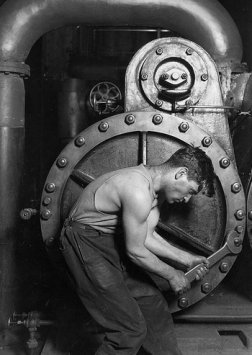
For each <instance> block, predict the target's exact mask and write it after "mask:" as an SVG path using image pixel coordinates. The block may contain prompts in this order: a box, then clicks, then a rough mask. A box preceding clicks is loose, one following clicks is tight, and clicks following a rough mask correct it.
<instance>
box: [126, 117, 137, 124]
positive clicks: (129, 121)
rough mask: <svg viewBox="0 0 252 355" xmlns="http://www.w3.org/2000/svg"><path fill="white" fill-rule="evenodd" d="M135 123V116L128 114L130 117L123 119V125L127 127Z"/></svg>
mask: <svg viewBox="0 0 252 355" xmlns="http://www.w3.org/2000/svg"><path fill="white" fill-rule="evenodd" d="M134 122H135V116H134V115H132V114H130V115H127V116H126V117H125V123H127V124H128V125H130V124H132V123H134Z"/></svg>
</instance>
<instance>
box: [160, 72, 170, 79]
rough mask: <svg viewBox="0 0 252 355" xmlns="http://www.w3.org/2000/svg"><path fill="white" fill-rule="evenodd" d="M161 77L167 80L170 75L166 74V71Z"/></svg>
mask: <svg viewBox="0 0 252 355" xmlns="http://www.w3.org/2000/svg"><path fill="white" fill-rule="evenodd" d="M161 78H162V79H163V80H167V79H169V75H168V74H166V73H164V74H162V75H161Z"/></svg>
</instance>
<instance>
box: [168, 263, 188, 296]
mask: <svg viewBox="0 0 252 355" xmlns="http://www.w3.org/2000/svg"><path fill="white" fill-rule="evenodd" d="M168 281H169V284H170V286H171V289H172V290H173V292H174V293H175V294H176V295H181V294H183V293H184V292H186V291H188V290H189V289H190V288H191V285H190V282H189V281H188V280H187V278H186V277H185V274H184V272H183V271H180V270H175V269H174V273H173V275H172V276H171V277H170V278H169V280H168Z"/></svg>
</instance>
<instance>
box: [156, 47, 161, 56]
mask: <svg viewBox="0 0 252 355" xmlns="http://www.w3.org/2000/svg"><path fill="white" fill-rule="evenodd" d="M156 53H157V55H161V54H163V48H161V47H158V48H157V50H156Z"/></svg>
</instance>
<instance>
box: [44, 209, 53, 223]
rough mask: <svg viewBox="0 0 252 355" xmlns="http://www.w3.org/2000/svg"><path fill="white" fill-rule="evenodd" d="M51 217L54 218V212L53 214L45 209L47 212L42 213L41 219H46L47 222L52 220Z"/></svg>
mask: <svg viewBox="0 0 252 355" xmlns="http://www.w3.org/2000/svg"><path fill="white" fill-rule="evenodd" d="M51 216H52V212H51V211H50V210H47V209H45V210H43V211H42V212H41V218H42V219H44V220H46V221H47V220H48V219H49V218H51Z"/></svg>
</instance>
